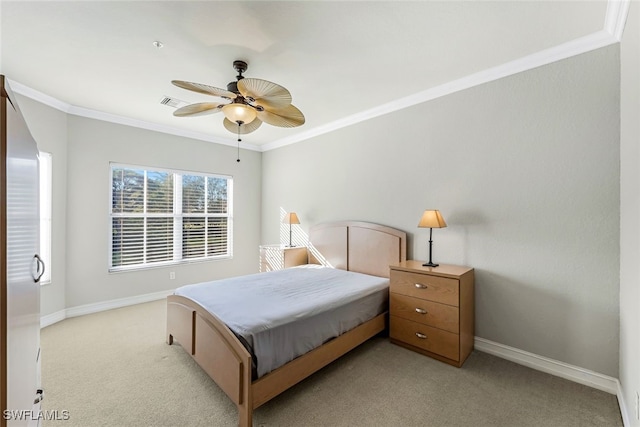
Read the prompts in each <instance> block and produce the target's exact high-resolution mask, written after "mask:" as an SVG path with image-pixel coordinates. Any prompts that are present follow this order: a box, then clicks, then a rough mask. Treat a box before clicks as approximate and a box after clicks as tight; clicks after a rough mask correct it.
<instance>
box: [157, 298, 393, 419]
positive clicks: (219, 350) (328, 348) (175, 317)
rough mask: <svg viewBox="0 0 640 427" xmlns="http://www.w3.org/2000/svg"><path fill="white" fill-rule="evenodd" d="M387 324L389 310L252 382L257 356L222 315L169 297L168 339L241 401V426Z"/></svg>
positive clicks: (230, 395)
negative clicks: (252, 359) (273, 400)
mask: <svg viewBox="0 0 640 427" xmlns="http://www.w3.org/2000/svg"><path fill="white" fill-rule="evenodd" d="M386 327H387V314H386V313H383V314H381V315H379V316H377V317H375V318H373V319H371V320H369V321H368V322H365V323H363V324H362V325H360V326H358V327H356V328H354V329H352V330H351V331H349V332H347V333H345V334H343V335H341V336H339V337H337V338H334V339H332V340H330V341H328V342H327V343H325V344H324V345H322V346H320V347H318V348H316V349H315V350H313V351H311V352H309V353H307V354H304V355H302V356H300V357H298V358H296V359H294V360H292V361H291V362H289V363H287V364H286V365H284V366H282V367H280V368H278V369H276V370H274V371H272V372H270V373H269V374H267V375H265V376H263V377H261V378H259V379H257V380H256V381H252V378H251V354H250V353H249V352H248V351H247V349H246V348H245V347H244V346H243V345H242V343H241V342H240V341H239V340H238V338H237V337H236V336H235V335H234V334H233V332H231V330H230V329H229V328H228V327H227V326H226V325H225V324H224V323H222V322H221V321H220V319H218V318H217V317H216V316H214V315H212V314H211V313H209V312H208V311H206V310H205V309H204V308H202V307H201V306H200V305H199V304H197V303H196V302H194V301H192V300H190V299H188V298H185V297H182V296H178V295H170V296H169V297H167V343H168V344H170V345H171V344H173V343H174V341H177V342H178V343H180V345H181V346H182V347H183V348H184V350H185V351H187V352H188V353H189V354H191V356H192V357H193V358H194V360H195V361H196V363H198V365H200V367H202V369H203V370H204V371H205V372H206V373H207V374H208V375H209V376H210V377H211V378H212V379H213V380H214V381H215V382H216V384H218V386H219V387H220V388H221V389H222V390H223V391H224V392H225V393H226V394H227V396H229V398H230V399H231V400H232V401H233V402H234V403H235V404H236V406H237V408H238V425H239V426H240V427H250V426H251V425H252V422H253V409H255V408H257V407H259V406H260V405H262V404H264V403H266V402H268V401H269V400H271V399H272V398H273V397H275V396H277V395H278V394H280V393H282V392H283V391H285V390H287V389H288V388H290V387H291V386H293V385H295V384H297V383H298V382H300V381H302V380H303V379H305V378H307V377H308V376H309V375H311V374H313V373H314V372H316V371H318V370H319V369H321V368H322V367H324V366H326V365H328V364H329V363H331V362H333V361H334V360H336V359H338V358H339V357H340V356H342V355H344V354H345V353H347V352H349V351H350V350H352V349H353V348H355V347H357V346H358V345H360V344H361V343H363V342H365V341H366V340H368V339H369V338H371V337H373V336H375V335H376V334H378V333H379V332H382V331H383V330H385V329H386Z"/></svg>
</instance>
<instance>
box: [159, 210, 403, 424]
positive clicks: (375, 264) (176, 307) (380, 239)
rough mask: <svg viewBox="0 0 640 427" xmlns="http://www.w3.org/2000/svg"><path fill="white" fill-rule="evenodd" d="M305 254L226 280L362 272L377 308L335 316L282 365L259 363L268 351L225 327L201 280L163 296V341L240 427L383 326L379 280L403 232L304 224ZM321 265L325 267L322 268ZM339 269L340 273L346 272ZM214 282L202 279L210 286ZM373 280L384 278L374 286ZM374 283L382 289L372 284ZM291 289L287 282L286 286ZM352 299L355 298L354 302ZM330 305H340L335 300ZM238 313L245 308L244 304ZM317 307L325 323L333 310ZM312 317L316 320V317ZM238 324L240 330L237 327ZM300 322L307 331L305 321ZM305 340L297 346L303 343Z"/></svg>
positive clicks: (398, 253) (398, 250) (399, 255)
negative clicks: (296, 263)
mask: <svg viewBox="0 0 640 427" xmlns="http://www.w3.org/2000/svg"><path fill="white" fill-rule="evenodd" d="M308 260H309V263H310V264H313V265H311V266H304V267H296V268H295V269H288V270H290V271H286V272H278V271H275V272H268V273H259V274H254V275H249V276H242V277H241V278H233V279H229V280H230V281H231V283H232V285H233V286H239V288H238V289H240V288H242V287H246V288H247V289H248V290H249V291H251V290H252V289H253V290H257V289H263V288H261V287H260V286H261V285H263V284H264V283H265V281H269V280H270V281H272V282H275V281H279V280H289V279H287V277H295V280H305V279H304V277H307V276H308V277H309V278H311V277H315V274H316V273H315V272H316V271H317V272H323V273H322V274H329V275H332V276H333V275H338V279H339V280H345V283H346V281H348V280H351V279H350V278H353V279H354V280H355V281H360V280H361V279H362V277H355V276H363V275H366V276H373V277H370V278H366V277H365V280H368V281H370V282H371V283H377V284H376V285H375V286H377V287H378V288H377V289H378V290H377V291H376V292H373V291H372V292H371V293H370V294H369V296H368V298H369V300H372V298H373V300H374V301H373V302H371V301H369V303H368V304H369V306H370V307H373V306H376V305H377V306H379V307H378V309H377V310H376V311H375V313H373V312H372V313H370V314H368V315H367V316H368V317H367V319H368V320H364V321H363V319H359V320H357V326H355V324H354V323H353V322H354V320H353V319H350V320H348V321H346V322H342V321H341V327H340V328H338V329H340V331H339V332H338V333H339V334H340V335H339V336H336V337H333V338H329V339H327V338H326V336H324V337H321V338H315V339H316V340H318V339H320V340H321V341H322V342H323V343H322V344H320V345H319V346H315V348H313V349H311V350H309V351H306V350H305V351H303V352H302V354H294V355H293V356H291V355H288V356H285V359H283V360H285V362H284V364H283V361H282V360H280V361H275V362H273V363H272V362H269V363H267V364H265V362H264V360H266V359H261V357H263V358H264V357H266V358H267V359H268V358H270V357H271V356H270V355H267V356H264V355H263V353H264V351H266V350H268V349H267V348H268V347H269V345H268V344H267V345H263V346H262V350H261V349H260V348H259V346H256V343H258V342H259V341H260V340H261V338H260V337H259V336H258V335H255V334H254V335H250V336H249V337H247V335H246V334H243V333H242V332H243V331H239V330H237V329H236V330H232V328H234V327H236V325H235V324H234V320H233V319H232V318H230V317H229V315H230V313H231V312H234V311H239V310H235V309H232V310H225V309H224V306H225V305H224V304H222V305H218V306H217V308H216V306H215V304H216V299H217V297H207V294H206V293H205V290H203V289H204V288H203V287H202V286H199V285H198V286H197V287H185V288H188V289H183V288H180V290H177V291H176V293H177V294H174V295H170V296H169V297H167V343H168V344H170V345H171V344H173V343H174V342H177V343H179V344H180V345H181V346H182V347H183V349H184V350H185V351H187V352H188V353H189V354H190V355H191V356H192V357H193V359H194V360H195V361H196V363H198V365H200V367H201V368H202V369H203V370H204V371H205V372H206V373H207V374H208V375H209V376H210V377H211V378H212V379H213V380H214V381H215V382H216V383H217V384H218V386H219V387H220V388H221V389H222V390H223V391H224V392H225V393H226V394H227V396H229V398H230V399H231V400H232V401H233V402H234V404H235V405H236V406H237V408H238V424H239V425H240V426H242V427H244V426H251V425H252V421H253V410H254V409H255V408H257V407H259V406H260V405H262V404H264V403H265V402H267V401H269V400H270V399H272V398H273V397H275V396H277V395H278V394H280V393H282V392H283V391H284V390H286V389H288V388H290V387H291V386H293V385H295V384H296V383H298V382H299V381H301V380H303V379H304V378H306V377H308V376H309V375H311V374H313V373H314V372H316V371H317V370H319V369H321V368H322V367H324V366H326V365H327V364H329V363H331V362H332V361H334V360H335V359H337V358H339V357H340V356H342V355H343V354H345V353H347V352H349V351H350V350H352V349H353V348H355V347H356V346H358V345H360V344H361V343H363V342H365V341H366V340H368V339H369V338H371V337H373V336H375V335H377V334H378V333H380V332H382V331H384V330H385V329H386V325H387V313H386V293H388V280H385V278H386V279H388V277H389V264H392V263H397V262H399V261H404V260H406V234H405V233H404V232H402V231H400V230H396V229H393V228H390V227H386V226H382V225H378V224H371V223H366V222H354V221H341V222H333V223H325V224H320V225H316V226H313V227H311V229H310V230H309V247H308ZM327 266H328V267H330V268H326V267H327ZM340 270H344V272H343V271H340ZM348 272H350V273H348ZM280 275H282V276H280ZM342 275H346V278H343V277H342ZM301 278H303V279H301ZM380 278H382V279H380ZM356 279H357V280H356ZM322 280H324V279H322ZM332 280H333V279H332ZM256 281H262V282H256ZM220 282H221V281H215V282H211V283H210V284H203V285H204V286H212V287H215V288H216V289H218V288H219V285H220ZM298 283H300V282H298ZM380 283H386V284H385V285H380ZM311 286H316V284H312V285H311ZM358 286H359V284H358ZM380 286H383V287H385V288H384V289H383V290H380V289H381V288H380ZM345 287H346V285H345ZM266 288H269V286H266ZM291 289H292V288H289V291H287V292H290V291H291ZM206 292H208V291H206ZM381 292H384V293H385V296H384V298H385V300H384V301H385V302H384V307H380V306H381V303H380V300H379V297H376V298H377V299H376V298H374V297H373V296H371V295H374V294H377V295H379V294H380V293H381ZM198 294H200V295H198ZM187 295H189V296H187ZM323 295H325V294H323ZM268 298H269V297H268V296H266V295H265V296H264V301H268ZM322 298H324V296H323V297H322ZM322 298H318V299H319V300H320V299H322ZM327 298H329V296H327ZM340 298H343V297H340ZM344 298H348V297H344ZM196 300H198V302H196ZM356 303H357V304H358V303H359V302H357V301H356ZM247 305H250V303H247ZM265 305H268V304H265ZM232 306H233V307H238V306H239V305H238V301H235V302H233V303H229V307H232ZM211 307H214V308H213V312H211V311H210V309H211ZM336 307H337V309H338V310H339V309H340V306H336ZM336 307H334V308H336ZM216 310H219V311H216ZM292 310H293V308H292ZM304 310H306V311H309V310H311V311H313V310H314V308H313V307H305V308H304ZM368 310H369V311H371V310H373V309H368ZM245 311H251V310H250V307H249V308H247V309H246V310H245ZM317 311H318V313H316V314H317V316H316V317H318V316H319V320H320V323H327V324H328V321H329V320H330V317H332V316H334V314H330V315H329V316H328V317H327V313H333V312H331V311H327V310H325V309H322V310H320V309H317ZM348 311H353V310H351V309H346V310H345V309H344V308H343V309H342V312H343V313H344V312H348ZM214 313H217V315H216V314H214ZM288 315H289V316H294V317H295V316H296V315H297V314H296V313H295V312H289V313H288ZM323 315H324V316H325V317H324V318H323V317H322V316H323ZM335 315H336V316H339V315H340V313H338V312H336V314H335ZM371 316H372V317H371ZM220 317H224V318H225V319H226V321H227V323H228V324H229V325H232V327H229V326H228V325H227V323H225V322H223V321H222V320H221V318H220ZM307 320H308V318H307ZM315 320H316V325H318V324H319V323H317V321H318V318H316V319H315ZM273 321H274V319H272V318H267V319H266V323H268V324H270V328H271V327H272V326H273V324H271V323H270V322H273ZM256 322H257V321H256ZM345 325H346V326H345ZM253 327H255V328H254V332H255V330H260V329H261V328H260V325H258V324H256V325H253ZM244 328H245V327H243V328H241V329H243V330H244ZM300 328H302V329H305V328H307V329H308V328H309V326H308V325H306V326H301V327H299V329H300ZM262 329H265V328H262ZM329 329H331V327H329ZM288 334H289V332H285V333H284V335H288ZM247 341H250V342H247ZM308 345H309V344H304V346H308ZM254 346H255V347H254ZM304 346H303V347H304ZM256 347H257V348H256ZM256 359H257V363H256ZM289 359H291V360H289ZM287 360H289V361H287Z"/></svg>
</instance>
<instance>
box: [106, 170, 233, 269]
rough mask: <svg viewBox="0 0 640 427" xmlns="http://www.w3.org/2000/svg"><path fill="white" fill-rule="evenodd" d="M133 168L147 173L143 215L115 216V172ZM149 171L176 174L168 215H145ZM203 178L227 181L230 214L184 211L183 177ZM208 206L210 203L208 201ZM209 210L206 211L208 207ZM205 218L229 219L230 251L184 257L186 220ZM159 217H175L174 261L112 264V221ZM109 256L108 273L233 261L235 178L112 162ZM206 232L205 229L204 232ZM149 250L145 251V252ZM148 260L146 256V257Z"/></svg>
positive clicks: (145, 233)
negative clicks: (184, 221)
mask: <svg viewBox="0 0 640 427" xmlns="http://www.w3.org/2000/svg"><path fill="white" fill-rule="evenodd" d="M120 168H122V169H133V170H136V171H142V172H143V173H144V188H145V193H144V200H143V204H144V206H145V212H144V213H135V214H130V213H129V214H127V213H114V212H113V172H114V169H120ZM148 172H160V173H169V174H173V196H172V206H173V208H172V212H171V213H168V214H164V213H163V214H158V213H149V212H146V206H147V201H148V200H147V193H146V188H147V173H148ZM185 175H187V176H202V177H204V178H205V183H206V182H207V178H221V179H225V180H226V181H227V203H226V208H227V212H226V214H224V213H222V214H221V213H207V212H206V210H205V213H203V214H192V213H187V214H185V213H184V212H183V210H182V204H183V194H182V177H183V176H185ZM204 191H205V197H206V195H207V192H206V187H205V190H204ZM205 206H207V203H206V202H205ZM205 209H206V208H205ZM194 216H198V217H200V216H201V217H205V218H226V221H227V229H226V231H227V233H226V238H227V251H226V254H224V255H212V256H211V255H209V256H207V255H206V250H205V255H204V256H202V257H194V258H184V257H183V253H182V242H183V219H184V218H185V217H194ZM135 217H138V218H158V217H168V218H173V255H172V259H171V260H167V261H158V262H147V261H146V259H145V261H144V262H143V263H139V264H130V265H120V266H114V265H113V220H114V218H135ZM108 227H109V231H108V236H109V253H108V271H109V273H118V272H124V271H133V270H148V269H154V268H159V267H167V266H172V265H180V264H192V263H200V262H208V261H216V260H225V259H231V258H233V176H231V175H225V174H219V173H209V172H195V171H186V170H180V169H173V168H159V167H153V166H141V165H132V164H127V163H119V162H110V163H109V224H108ZM205 233H206V230H205ZM144 238H145V240H146V238H147V232H146V230H145V232H144ZM145 251H146V250H144V249H143V252H145ZM144 257H145V258H146V253H145V254H144Z"/></svg>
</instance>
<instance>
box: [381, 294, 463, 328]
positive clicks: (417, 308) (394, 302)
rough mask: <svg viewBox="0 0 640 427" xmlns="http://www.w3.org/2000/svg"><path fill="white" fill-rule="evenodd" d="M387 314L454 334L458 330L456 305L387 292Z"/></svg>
mask: <svg viewBox="0 0 640 427" xmlns="http://www.w3.org/2000/svg"><path fill="white" fill-rule="evenodd" d="M389 314H390V315H392V316H398V317H402V318H403V319H407V320H412V321H414V322H418V323H422V324H425V325H429V326H433V327H435V328H438V329H444V330H445V331H449V332H453V333H454V334H457V333H459V332H460V327H459V326H460V322H459V314H460V313H459V310H458V307H453V306H450V305H446V304H440V303H437V302H432V301H427V300H423V299H420V298H415V297H409V296H406V295H401V294H396V293H393V292H392V293H390V294H389Z"/></svg>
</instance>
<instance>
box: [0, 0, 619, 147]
mask: <svg viewBox="0 0 640 427" xmlns="http://www.w3.org/2000/svg"><path fill="white" fill-rule="evenodd" d="M607 5H608V4H607V2H606V1H605V0H600V1H567V2H560V1H547V0H537V1H517V0H516V1H496V2H491V1H466V2H463V1H445V2H436V1H409V2H404V1H373V2H365V1H353V2H343V1H280V2H272V1H228V2H221V1H173V2H169V1H106V2H99V1H77V2H74V1H63V2H54V1H45V2H31V1H6V0H3V1H2V2H1V3H0V8H1V9H0V14H1V24H2V32H1V48H2V50H1V53H2V57H1V62H0V65H1V68H2V73H3V74H5V75H6V76H7V78H8V79H9V80H10V81H11V82H15V83H16V84H17V86H18V88H19V90H17V91H18V92H21V93H26V94H31V96H32V97H33V96H34V94H36V95H35V97H38V96H40V97H45V98H47V99H49V100H51V99H53V100H55V102H54V104H56V105H62V106H64V107H59V108H63V109H66V110H67V111H69V112H71V113H73V114H79V115H85V116H89V117H98V118H104V119H106V120H114V121H121V122H122V121H124V122H126V123H132V124H137V125H141V126H142V127H148V128H154V129H158V130H161V131H166V132H170V133H177V134H184V135H191V136H195V137H198V138H202V139H207V140H211V141H215V142H220V143H228V144H234V145H235V143H236V142H235V140H236V138H235V135H233V134H231V133H229V132H228V131H227V130H226V129H225V128H224V127H223V126H222V118H223V117H222V115H221V114H215V115H208V116H202V117H189V118H177V117H174V116H173V115H172V113H173V111H174V110H173V108H171V107H168V106H165V105H161V104H160V101H161V99H162V98H163V97H164V96H170V97H172V98H177V99H179V100H182V101H186V102H188V103H195V102H206V101H214V100H216V99H218V98H213V97H210V96H207V95H201V94H198V93H195V92H190V91H187V90H184V89H180V88H178V87H175V86H173V85H172V84H171V83H170V82H171V80H173V79H178V80H187V81H192V82H197V83H204V84H208V85H211V86H216V87H220V88H226V84H227V83H228V82H230V81H233V80H235V75H236V73H235V71H234V69H233V67H232V63H233V61H234V60H236V59H242V60H245V61H247V62H248V64H249V68H248V70H247V72H246V73H245V76H246V77H255V78H260V79H265V80H269V81H272V82H275V83H278V84H280V85H282V86H284V87H286V88H288V89H289V90H290V91H291V94H292V96H293V104H294V105H296V106H297V107H298V108H300V110H302V112H303V113H304V114H305V116H306V123H305V124H304V125H303V126H301V127H298V128H293V129H291V128H288V129H287V128H276V127H273V126H269V125H267V124H264V125H263V126H262V127H261V128H260V129H258V130H257V131H256V132H254V133H252V134H249V135H245V136H244V137H243V141H244V145H245V146H246V147H248V148H254V149H258V150H263V149H265V147H266V148H267V149H268V148H270V147H276V146H278V144H280V145H282V144H284V143H288V142H295V141H297V140H302V139H304V138H305V137H307V136H312V135H314V134H318V133H322V132H323V131H325V130H327V129H331V128H335V127H339V126H342V125H345V124H348V122H349V121H357V120H359V119H362V118H366V117H367V116H368V115H371V113H372V112H375V114H379V113H381V112H384V111H387V110H389V109H390V108H391V109H393V108H401V107H402V105H410V104H411V103H416V102H423V101H424V100H427V99H428V98H429V97H431V98H433V97H435V96H438V95H437V94H438V93H445V92H446V91H447V90H449V91H450V90H452V89H451V87H453V86H448V85H447V84H448V83H449V82H458V86H460V84H462V86H460V87H463V86H464V84H467V86H468V85H471V84H473V76H476V77H478V76H485V77H481V78H480V80H478V79H477V78H476V80H478V81H479V82H482V79H483V78H484V79H485V80H490V79H491V78H492V77H488V78H487V77H486V76H488V75H489V74H487V73H492V72H493V73H494V74H495V75H497V76H499V75H500V74H501V73H503V72H504V70H507V71H506V74H509V73H512V72H514V71H518V67H522V66H523V65H522V64H525V65H524V68H525V69H526V68H527V67H530V66H535V65H536V62H535V61H533V62H531V61H529V65H526V64H527V62H526V59H527V58H540V55H541V54H539V52H542V53H545V52H546V53H547V55H546V57H545V58H546V59H544V60H542V62H540V64H542V63H544V62H545V61H546V62H550V61H551V60H554V59H553V54H554V52H560V51H561V50H562V47H563V46H565V47H566V46H572V48H571V49H570V50H569V51H570V52H577V53H579V52H580V48H577V50H576V46H582V45H584V44H585V43H587V42H591V41H593V40H596V39H598V40H599V39H601V38H602V37H600V36H599V35H602V34H603V33H604V32H603V30H606V29H607V25H608V24H607V19H609V20H611V19H612V18H611V16H610V15H611V11H608V8H607ZM614 19H615V17H614ZM607 34H608V33H607ZM154 41H161V42H162V43H163V45H164V47H163V48H161V49H157V48H156V47H154V46H153V42H154ZM607 43H609V42H607ZM607 43H601V44H603V45H605V44H607ZM596 44H597V43H596ZM591 45H592V46H593V43H592V44H591ZM596 47H597V46H596ZM591 48H592V47H591ZM584 50H585V51H586V50H588V49H584ZM549 53H551V54H549ZM536 55H537V56H536ZM548 57H551V59H549V58H548ZM523 61H524V62H523ZM504 64H511V69H509V68H508V67H507V68H505V65H504ZM531 64H533V65H531ZM495 67H498V68H495ZM501 67H502V68H501ZM487 70H489V71H487ZM483 73H484V74H483ZM469 76H472V79H471V80H469V82H471V83H460V82H465V79H469ZM454 86H455V85H454ZM14 90H15V88H14ZM453 90H455V88H454V89H453ZM425 91H426V92H425ZM429 91H431V92H429ZM416 94H418V95H416ZM412 95H413V97H414V98H411V96H412ZM49 97H51V98H49ZM407 97H408V98H407ZM50 103H51V102H50ZM394 103H396V104H397V105H398V106H396V107H390V106H393V105H395V104H394ZM380 106H382V107H380ZM376 109H377V110H376ZM345 117H346V118H347V119H345Z"/></svg>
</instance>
